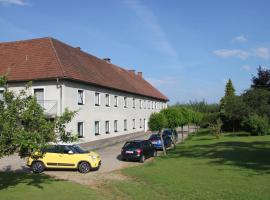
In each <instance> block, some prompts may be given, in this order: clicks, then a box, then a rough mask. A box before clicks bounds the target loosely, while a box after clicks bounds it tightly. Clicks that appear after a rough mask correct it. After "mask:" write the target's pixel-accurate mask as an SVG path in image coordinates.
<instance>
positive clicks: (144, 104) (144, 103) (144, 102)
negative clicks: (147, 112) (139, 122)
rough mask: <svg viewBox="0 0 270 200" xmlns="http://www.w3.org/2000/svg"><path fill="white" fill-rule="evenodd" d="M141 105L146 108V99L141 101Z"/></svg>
mask: <svg viewBox="0 0 270 200" xmlns="http://www.w3.org/2000/svg"><path fill="white" fill-rule="evenodd" d="M143 106H144V109H146V101H145V100H144V101H143Z"/></svg>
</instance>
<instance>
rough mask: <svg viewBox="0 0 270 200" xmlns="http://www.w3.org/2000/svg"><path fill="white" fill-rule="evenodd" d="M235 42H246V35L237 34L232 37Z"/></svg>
mask: <svg viewBox="0 0 270 200" xmlns="http://www.w3.org/2000/svg"><path fill="white" fill-rule="evenodd" d="M233 41H235V42H247V37H246V36H244V35H239V36H237V37H235V38H234V39H233Z"/></svg>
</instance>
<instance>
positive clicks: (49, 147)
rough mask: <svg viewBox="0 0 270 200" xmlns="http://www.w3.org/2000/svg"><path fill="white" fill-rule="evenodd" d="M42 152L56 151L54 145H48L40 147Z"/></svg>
mask: <svg viewBox="0 0 270 200" xmlns="http://www.w3.org/2000/svg"><path fill="white" fill-rule="evenodd" d="M42 152H43V153H58V152H57V148H56V146H55V145H49V146H47V147H45V148H44V149H42Z"/></svg>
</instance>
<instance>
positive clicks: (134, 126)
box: [132, 119, 136, 129]
mask: <svg viewBox="0 0 270 200" xmlns="http://www.w3.org/2000/svg"><path fill="white" fill-rule="evenodd" d="M132 123H133V129H135V128H136V124H135V119H133V120H132Z"/></svg>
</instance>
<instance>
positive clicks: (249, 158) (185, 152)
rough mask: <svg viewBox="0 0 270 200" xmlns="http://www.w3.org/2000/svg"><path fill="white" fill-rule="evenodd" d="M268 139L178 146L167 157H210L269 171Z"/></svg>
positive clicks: (231, 163)
mask: <svg viewBox="0 0 270 200" xmlns="http://www.w3.org/2000/svg"><path fill="white" fill-rule="evenodd" d="M269 155H270V141H260V142H259V141H257V142H237V141H231V142H217V143H212V144H205V145H203V144H202V145H192V146H179V147H178V148H177V149H176V151H171V152H170V154H169V157H171V158H177V157H187V158H201V159H204V158H206V159H210V161H209V163H211V164H217V165H232V166H237V167H241V168H246V169H252V170H254V171H256V172H259V173H270V156H269Z"/></svg>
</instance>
